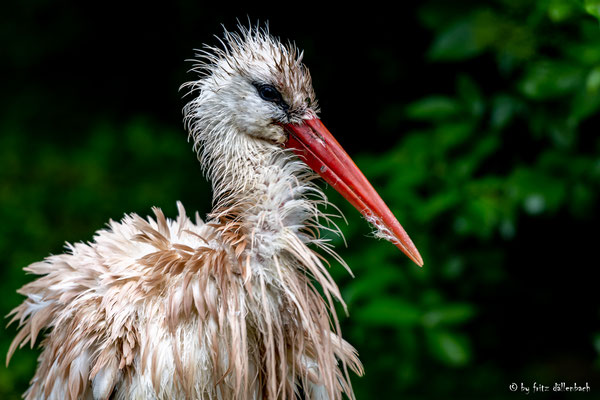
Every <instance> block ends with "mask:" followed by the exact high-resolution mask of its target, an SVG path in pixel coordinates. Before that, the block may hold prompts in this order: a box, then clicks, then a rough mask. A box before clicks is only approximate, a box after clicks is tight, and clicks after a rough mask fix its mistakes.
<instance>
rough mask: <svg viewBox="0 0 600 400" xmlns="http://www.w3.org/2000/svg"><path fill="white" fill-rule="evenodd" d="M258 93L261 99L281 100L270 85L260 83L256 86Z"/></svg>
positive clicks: (279, 95)
mask: <svg viewBox="0 0 600 400" xmlns="http://www.w3.org/2000/svg"><path fill="white" fill-rule="evenodd" d="M257 89H258V94H259V95H260V97H261V98H262V99H263V100H266V101H272V102H279V101H281V94H280V93H279V92H278V91H277V89H275V87H273V86H271V85H260V86H257Z"/></svg>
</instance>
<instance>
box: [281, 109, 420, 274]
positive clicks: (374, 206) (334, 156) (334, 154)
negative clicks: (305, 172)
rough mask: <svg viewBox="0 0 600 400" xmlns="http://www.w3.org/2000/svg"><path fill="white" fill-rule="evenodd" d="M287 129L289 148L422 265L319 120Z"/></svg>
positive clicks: (359, 172) (365, 181)
mask: <svg viewBox="0 0 600 400" xmlns="http://www.w3.org/2000/svg"><path fill="white" fill-rule="evenodd" d="M284 128H285V129H286V130H287V132H288V134H289V139H288V141H287V143H286V144H285V145H286V147H287V148H290V149H292V150H294V152H295V153H296V154H297V155H298V156H300V157H301V158H302V159H304V161H305V162H306V164H308V166H309V167H311V168H312V169H313V170H314V171H315V172H317V173H318V174H319V175H321V177H322V178H323V179H325V181H327V183H329V184H330V185H331V186H333V187H334V188H335V190H337V191H338V192H339V193H340V194H341V195H342V196H344V198H346V200H348V201H349V202H350V203H351V204H352V205H353V206H354V207H356V209H357V210H358V211H360V212H361V214H362V215H363V216H364V217H365V218H366V219H367V220H368V221H369V222H371V223H373V224H374V225H375V226H376V228H377V229H379V233H380V234H381V236H383V237H385V238H386V239H388V240H390V241H391V242H392V243H394V244H395V245H396V247H398V248H399V249H400V250H402V251H403V252H404V254H406V255H407V256H408V258H410V259H411V260H413V261H414V262H415V263H416V264H417V265H419V266H423V259H422V258H421V255H420V254H419V251H418V250H417V248H416V247H415V245H414V244H413V242H412V240H410V238H409V237H408V235H407V234H406V232H405V231H404V228H402V226H401V225H400V223H399V222H398V220H397V219H396V217H394V214H392V212H391V211H390V209H389V208H388V206H386V205H385V203H384V202H383V200H382V199H381V197H380V196H379V195H378V194H377V192H376V191H375V189H373V186H371V184H370V183H369V181H368V180H367V178H365V176H364V175H363V173H362V172H361V171H360V169H358V167H357V166H356V164H354V162H353V161H352V159H351V158H350V156H349V155H348V154H347V153H346V152H345V151H344V149H343V148H342V146H340V144H339V143H338V142H337V140H335V138H334V137H333V135H332V134H331V133H330V132H329V131H328V130H327V128H326V127H325V125H323V123H322V122H321V120H320V119H318V118H313V119H308V120H305V121H304V122H303V123H302V124H300V125H296V124H286V125H284Z"/></svg>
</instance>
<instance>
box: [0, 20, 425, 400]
mask: <svg viewBox="0 0 600 400" xmlns="http://www.w3.org/2000/svg"><path fill="white" fill-rule="evenodd" d="M301 59H302V55H301V54H298V52H297V50H296V49H295V47H294V46H291V45H289V46H284V45H282V44H281V43H280V42H279V41H277V40H276V39H274V38H273V37H271V36H270V35H269V34H268V33H267V32H264V31H259V30H258V29H247V30H246V29H242V30H241V33H240V34H233V33H227V32H226V33H225V38H224V43H223V48H206V50H205V51H203V52H202V53H201V54H200V56H199V60H198V64H197V65H196V67H195V70H196V71H197V72H198V73H199V74H200V77H199V79H198V80H196V81H193V82H191V83H189V84H187V85H185V86H186V87H188V88H189V90H190V93H191V94H192V95H193V96H195V97H194V98H193V100H191V101H190V102H189V104H188V105H187V106H186V107H185V121H186V125H187V127H188V130H189V133H190V137H191V139H192V140H193V142H194V148H195V149H196V151H197V152H198V156H199V159H200V161H201V164H202V166H203V169H204V171H205V173H206V175H207V176H208V178H209V179H210V180H211V182H212V184H213V191H214V208H213V211H212V212H211V213H210V214H209V215H208V218H207V221H206V222H203V221H202V220H201V219H200V217H199V216H198V214H197V213H196V217H195V221H194V222H192V221H191V220H190V219H189V218H188V217H187V216H186V212H185V210H184V208H183V206H182V205H181V204H180V203H178V209H179V215H178V217H177V218H176V219H175V220H169V219H166V218H165V217H164V216H163V213H162V212H161V211H160V210H159V209H154V214H155V215H154V217H152V218H147V219H142V218H141V217H139V216H137V215H128V216H126V217H125V218H124V219H123V220H122V221H120V222H114V221H111V222H110V223H109V227H108V228H107V229H105V230H100V231H98V232H97V233H96V235H95V236H94V240H93V242H91V243H87V244H84V243H77V244H75V245H67V251H66V253H65V254H61V255H55V256H50V257H48V258H46V259H45V260H44V261H42V262H38V263H34V264H32V265H30V266H28V267H27V268H25V270H26V271H28V272H30V273H32V274H35V275H38V278H37V279H36V280H34V281H33V282H31V283H29V284H27V285H25V286H24V287H23V288H22V289H20V290H19V293H21V294H23V295H24V296H26V299H25V301H24V302H23V303H22V304H21V305H20V306H19V307H17V308H15V309H14V310H13V311H12V313H11V314H12V315H13V318H12V321H11V322H14V321H18V323H19V332H18V334H17V337H16V338H15V340H14V341H13V344H12V346H11V348H10V350H9V354H8V358H9V359H10V356H11V355H12V354H13V352H14V351H15V350H16V348H17V347H19V346H23V345H25V344H27V343H31V345H33V344H34V343H35V342H36V340H37V339H38V336H40V334H41V333H42V332H46V336H45V337H44V338H43V339H42V342H41V346H42V348H43V350H42V353H41V355H40V358H39V365H38V368H37V371H36V374H35V376H34V378H33V379H32V382H31V386H30V388H29V390H28V391H27V392H26V395H25V397H26V399H60V400H62V399H72V400H75V399H108V398H111V399H273V400H274V399H293V398H294V397H295V396H297V395H299V394H302V395H303V396H305V398H310V399H341V398H342V393H346V394H347V395H348V396H350V397H353V394H352V389H351V385H350V379H349V376H348V369H351V370H353V371H354V372H356V373H358V374H361V373H362V366H361V365H360V362H359V361H358V358H357V355H356V353H355V351H354V349H353V348H352V347H351V346H350V345H349V344H348V343H346V342H345V341H344V340H343V339H342V338H341V336H340V330H339V324H338V321H337V317H336V314H335V309H334V307H333V302H334V301H335V300H337V301H339V302H341V303H342V304H343V300H342V299H341V296H340V293H339V290H338V288H337V286H336V284H335V282H334V281H333V280H332V278H331V276H330V275H329V273H328V271H327V268H326V267H325V265H324V264H323V261H322V260H323V258H322V256H320V255H319V254H318V253H317V251H315V250H319V249H321V251H325V252H326V253H328V254H330V255H333V256H335V253H333V251H332V250H331V249H330V247H328V244H327V242H326V241H323V240H321V239H319V236H318V230H319V229H322V228H323V227H325V228H326V229H330V228H331V227H332V226H334V225H331V224H330V223H329V222H328V221H329V219H328V216H327V215H325V214H323V213H322V212H321V211H320V210H319V208H318V206H319V205H321V204H324V203H326V199H325V196H324V195H323V193H322V192H321V191H320V189H319V188H318V187H317V186H315V185H314V184H313V183H312V182H313V180H314V178H315V176H316V175H315V174H314V173H313V172H312V171H311V170H310V169H309V168H308V167H307V165H306V164H305V163H304V162H303V161H302V159H301V158H298V157H297V156H295V155H294V153H293V152H292V151H290V150H289V149H286V148H285V146H283V144H285V143H287V141H288V135H290V133H289V131H288V130H286V125H287V126H292V125H294V124H296V125H299V124H303V123H304V121H307V120H310V119H314V118H316V113H317V106H316V101H315V96H314V93H313V90H312V86H311V80H310V75H309V74H308V70H307V69H306V68H305V67H304V66H303V65H302V63H301ZM272 89H275V90H276V91H275V92H273V91H272ZM322 171H323V168H321V172H322ZM353 204H354V203H353ZM365 210H366V209H365ZM365 210H361V211H362V212H363V213H367V214H368V212H367V211H368V210H366V211H365ZM367 214H366V215H367ZM369 215H370V216H371V217H372V216H373V215H372V214H369ZM369 215H368V216H369ZM375 215H377V213H375ZM323 224H325V226H323ZM384 228H385V229H388V228H386V227H384ZM385 235H387V236H390V237H392V238H393V239H394V236H393V233H391V231H389V229H388V230H387V231H386V232H385ZM410 245H412V243H410ZM413 247H414V246H413ZM415 251H416V249H415ZM407 254H408V253H407ZM411 254H414V253H411ZM417 255H418V253H417ZM409 256H410V255H409ZM335 257H336V258H338V257H337V256H335ZM415 257H416V256H415ZM418 258H419V259H420V256H419V257H418ZM338 259H339V258H338ZM340 261H341V260H340ZM342 263H343V261H342ZM344 265H345V264H344ZM317 287H319V288H320V290H321V292H322V294H323V296H321V294H319V291H318V290H317Z"/></svg>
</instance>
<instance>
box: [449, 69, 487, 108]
mask: <svg viewBox="0 0 600 400" xmlns="http://www.w3.org/2000/svg"><path fill="white" fill-rule="evenodd" d="M456 86H457V94H458V96H459V97H460V98H461V100H462V101H463V103H464V104H465V106H466V108H467V110H468V111H469V112H470V113H471V115H472V116H474V117H476V118H478V117H480V116H481V115H482V114H483V110H484V106H485V103H484V101H483V96H482V95H481V91H480V90H479V87H478V86H477V84H476V83H475V81H473V79H472V78H471V77H469V76H467V75H461V76H459V77H458V79H457V82H456Z"/></svg>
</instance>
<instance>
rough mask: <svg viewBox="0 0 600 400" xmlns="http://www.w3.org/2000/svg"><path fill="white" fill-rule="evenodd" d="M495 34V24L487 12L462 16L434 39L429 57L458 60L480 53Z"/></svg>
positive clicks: (441, 59)
mask: <svg viewBox="0 0 600 400" xmlns="http://www.w3.org/2000/svg"><path fill="white" fill-rule="evenodd" d="M495 36H496V26H495V24H494V23H493V21H491V20H490V18H489V14H488V13H487V12H477V13H474V14H472V15H470V16H468V17H466V18H462V19H460V20H458V21H456V22H455V23H453V24H452V25H450V26H449V27H448V28H446V29H445V30H444V31H442V32H441V33H440V34H439V35H438V36H437V37H436V38H435V40H434V42H433V44H432V45H431V48H430V49H429V54H428V55H429V58H430V59H432V60H435V61H459V60H464V59H468V58H472V57H474V56H476V55H478V54H479V53H481V52H482V51H483V50H484V49H485V48H486V47H487V46H488V45H489V44H490V43H491V42H492V41H493V40H494V37H495Z"/></svg>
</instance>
